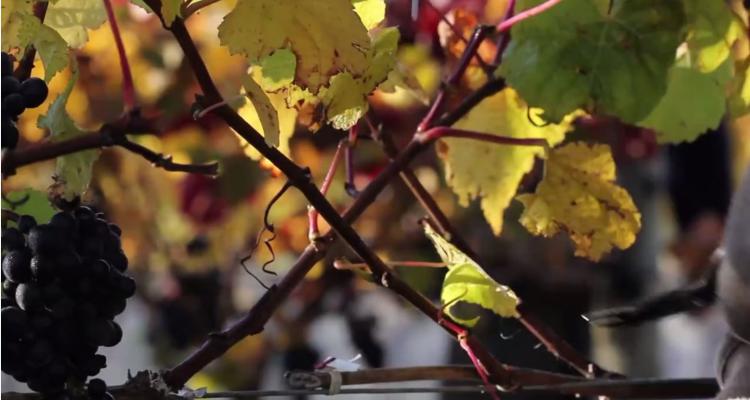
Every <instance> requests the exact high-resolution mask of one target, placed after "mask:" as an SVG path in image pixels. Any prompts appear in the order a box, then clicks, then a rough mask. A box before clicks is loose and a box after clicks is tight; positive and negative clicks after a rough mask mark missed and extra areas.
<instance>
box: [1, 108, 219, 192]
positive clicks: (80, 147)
mask: <svg viewBox="0 0 750 400" xmlns="http://www.w3.org/2000/svg"><path fill="white" fill-rule="evenodd" d="M153 125H154V124H153V121H151V120H147V119H144V118H141V117H140V116H138V115H137V114H136V113H129V114H125V115H123V116H122V117H120V119H118V120H117V121H114V122H112V123H109V124H105V125H104V126H102V127H101V128H100V129H99V131H97V132H89V133H86V134H83V135H79V136H76V137H73V138H70V139H67V140H62V141H59V142H54V141H47V142H44V143H41V144H38V145H34V146H29V147H25V148H23V149H18V150H8V151H5V152H4V153H3V159H2V167H1V168H0V169H1V170H2V176H3V179H5V178H7V177H9V176H11V175H13V174H15V172H16V170H17V169H18V168H21V167H24V166H26V165H30V164H33V163H37V162H40V161H45V160H51V159H54V158H56V157H60V156H64V155H68V154H73V153H77V152H80V151H85V150H92V149H100V148H106V147H111V146H120V147H122V148H124V149H126V150H128V151H130V152H132V153H135V154H137V155H139V156H141V157H143V158H145V159H146V160H148V161H149V162H151V163H152V164H153V165H154V166H156V167H159V168H162V169H164V170H166V171H175V172H188V173H195V174H204V175H217V174H218V173H219V165H218V163H215V162H214V163H207V164H180V163H176V162H174V161H172V158H171V157H170V156H168V155H163V154H159V153H156V152H154V151H152V150H150V149H148V148H146V147H143V146H142V145H140V144H138V143H135V142H132V141H130V140H129V139H128V138H127V136H126V135H127V134H130V133H139V132H153V131H155V129H154V126H153Z"/></svg>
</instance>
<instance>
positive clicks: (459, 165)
mask: <svg viewBox="0 0 750 400" xmlns="http://www.w3.org/2000/svg"><path fill="white" fill-rule="evenodd" d="M527 109H528V106H527V105H526V104H525V103H524V101H523V100H522V99H521V98H520V97H519V96H518V94H517V93H516V92H515V91H514V90H513V89H510V88H507V89H504V90H503V91H501V92H499V93H497V94H495V95H493V96H492V97H489V98H486V99H485V100H483V101H482V102H481V103H479V104H478V105H477V106H476V107H474V108H473V109H472V110H471V111H470V112H469V113H468V114H467V115H466V116H465V117H464V118H462V119H461V120H459V121H458V122H456V124H455V125H454V127H455V128H458V129H463V130H469V131H476V132H483V133H490V134H494V135H502V136H509V137H514V138H543V139H547V142H548V143H549V145H550V147H552V146H554V145H556V144H558V143H560V142H561V141H562V140H563V138H564V136H565V132H566V131H567V130H568V129H569V128H570V121H571V119H572V118H568V119H566V120H565V121H564V122H563V123H561V124H558V125H555V124H550V125H547V126H544V127H540V126H536V125H534V124H532V123H531V122H530V121H529V118H528V116H527ZM437 148H438V154H439V155H440V157H441V158H442V160H443V161H444V162H445V179H446V181H447V182H448V185H449V186H450V187H451V188H452V189H453V192H454V193H456V195H457V196H458V199H459V203H460V204H461V205H462V206H464V207H467V206H468V205H469V203H470V201H471V200H473V199H476V198H479V199H481V206H482V212H483V213H484V217H485V219H486V220H487V222H488V223H489V224H490V226H491V227H492V231H493V232H494V233H495V234H496V235H499V234H500V233H501V232H502V228H503V214H504V212H505V209H506V208H507V207H508V205H509V204H510V201H511V200H512V199H513V196H514V195H515V194H516V189H517V188H518V185H519V183H520V182H521V178H523V176H524V175H525V174H526V173H527V172H528V171H529V170H530V169H531V167H532V166H533V165H534V158H535V157H537V156H543V155H544V149H542V148H536V147H528V146H505V145H498V144H495V143H488V142H480V141H477V140H468V139H459V138H448V139H444V140H441V141H440V142H439V144H438V147H437Z"/></svg>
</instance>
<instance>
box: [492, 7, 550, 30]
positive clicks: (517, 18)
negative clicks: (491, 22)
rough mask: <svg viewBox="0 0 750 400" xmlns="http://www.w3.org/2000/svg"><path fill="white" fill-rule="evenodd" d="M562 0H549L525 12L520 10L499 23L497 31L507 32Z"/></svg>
mask: <svg viewBox="0 0 750 400" xmlns="http://www.w3.org/2000/svg"><path fill="white" fill-rule="evenodd" d="M561 1H562V0H547V1H545V2H544V3H542V4H539V5H538V6H535V7H531V8H529V9H528V10H525V11H523V12H520V13H518V14H516V15H514V16H513V17H511V18H508V19H505V20H503V21H502V22H500V23H499V24H497V31H498V32H506V31H508V30H510V28H512V27H513V26H514V25H515V24H517V23H519V22H521V21H525V20H527V19H529V18H531V17H534V16H536V15H539V14H541V13H543V12H545V11H547V10H549V9H550V8H552V7H554V6H556V5H557V4H558V3H560V2H561Z"/></svg>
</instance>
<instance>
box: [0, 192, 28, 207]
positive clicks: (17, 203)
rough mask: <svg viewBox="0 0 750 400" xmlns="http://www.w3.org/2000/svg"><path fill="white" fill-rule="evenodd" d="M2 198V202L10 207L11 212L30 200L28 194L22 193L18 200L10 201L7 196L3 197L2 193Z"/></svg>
mask: <svg viewBox="0 0 750 400" xmlns="http://www.w3.org/2000/svg"><path fill="white" fill-rule="evenodd" d="M2 197H3V201H4V202H6V203H8V206H10V209H11V210H15V209H16V208H18V207H20V206H22V205H24V204H26V202H27V201H29V198H31V196H30V195H29V194H28V193H24V195H23V197H21V198H20V199H18V200H11V199H10V198H9V197H8V196H6V195H5V193H3V195H2Z"/></svg>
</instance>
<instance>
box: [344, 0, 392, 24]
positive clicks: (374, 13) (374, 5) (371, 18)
mask: <svg viewBox="0 0 750 400" xmlns="http://www.w3.org/2000/svg"><path fill="white" fill-rule="evenodd" d="M352 4H354V11H355V12H356V13H357V15H359V18H360V19H361V20H362V24H363V25H364V26H365V28H367V29H368V30H370V29H372V28H374V27H376V26H378V25H380V23H381V22H383V19H385V1H383V0H352Z"/></svg>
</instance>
